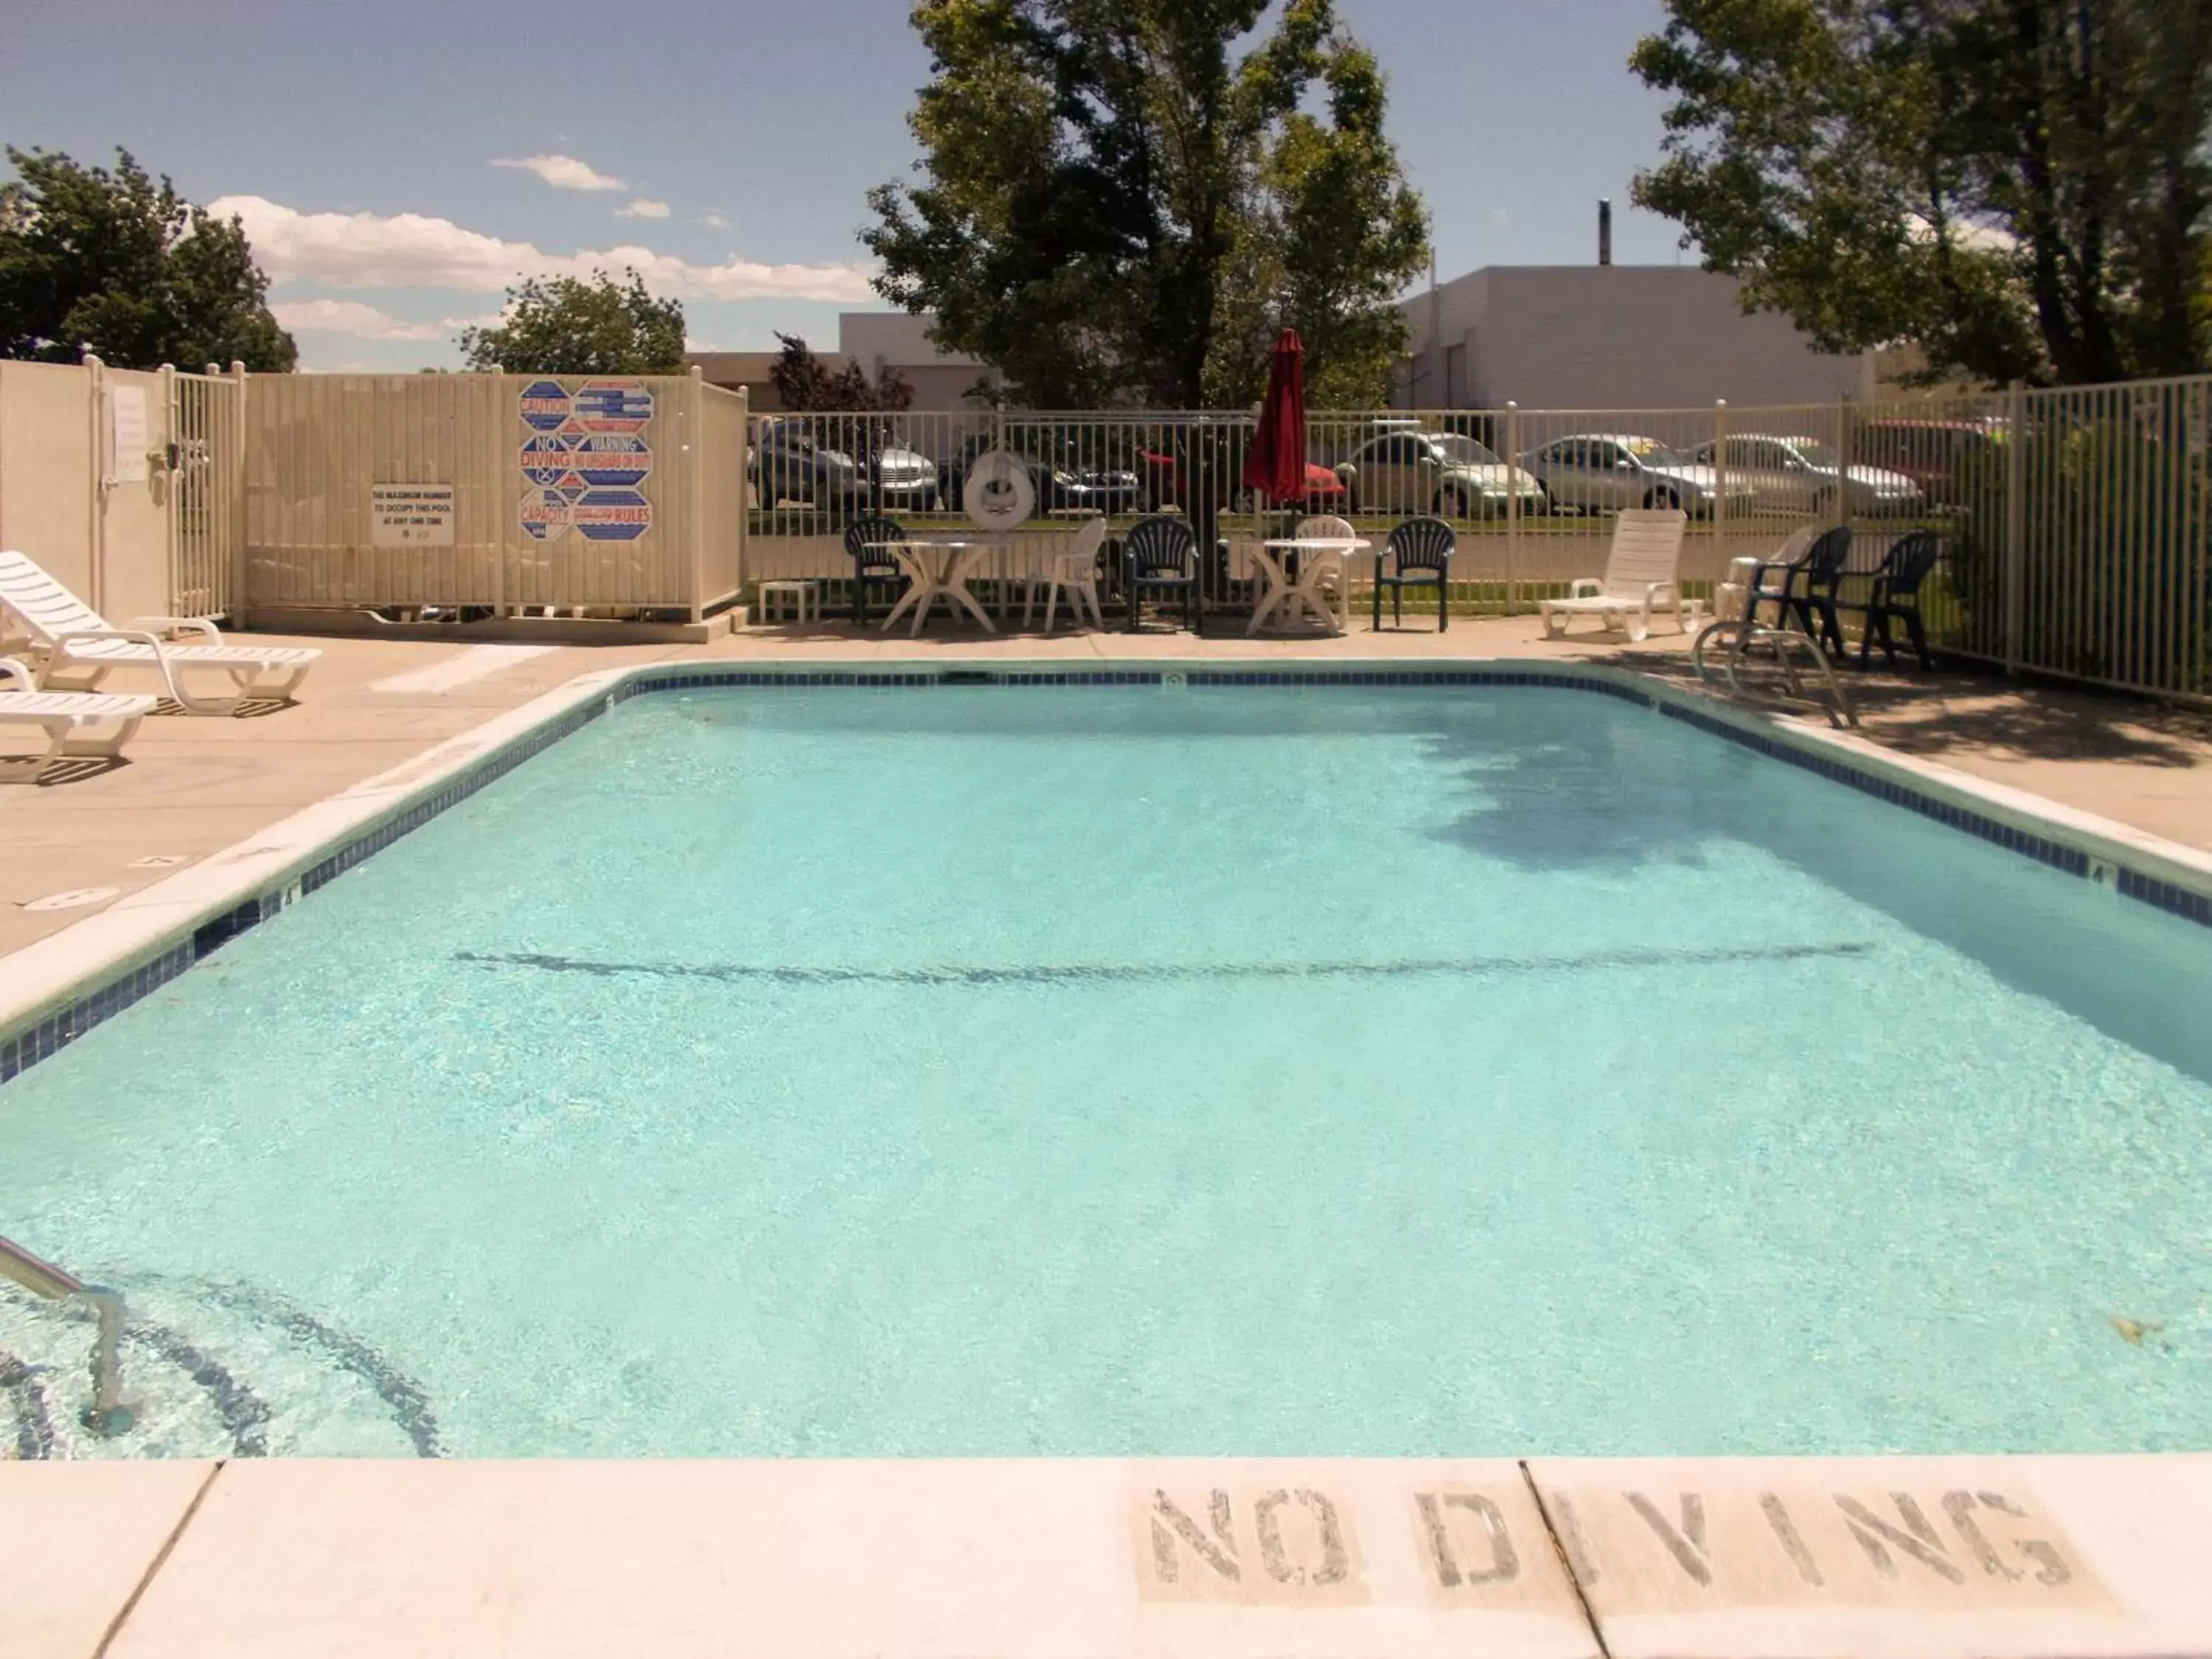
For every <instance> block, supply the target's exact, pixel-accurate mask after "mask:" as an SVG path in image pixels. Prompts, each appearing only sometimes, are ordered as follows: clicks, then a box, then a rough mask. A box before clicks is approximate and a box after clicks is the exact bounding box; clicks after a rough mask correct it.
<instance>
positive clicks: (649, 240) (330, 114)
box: [0, 0, 1689, 370]
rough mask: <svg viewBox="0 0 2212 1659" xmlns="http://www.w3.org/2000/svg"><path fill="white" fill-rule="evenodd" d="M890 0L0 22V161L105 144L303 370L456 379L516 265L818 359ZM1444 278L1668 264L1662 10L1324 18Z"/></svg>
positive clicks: (1603, 7)
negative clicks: (1609, 245)
mask: <svg viewBox="0 0 2212 1659" xmlns="http://www.w3.org/2000/svg"><path fill="white" fill-rule="evenodd" d="M1338 11H1339V15H1340V19H1341V20H1342V21H1343V22H1344V23H1345V24H1346V26H1347V27H1349V28H1350V29H1351V30H1352V33H1354V34H1356V35H1357V36H1358V38H1359V39H1360V40H1362V41H1364V43H1365V44H1366V45H1367V46H1370V47H1371V48H1372V49H1373V50H1374V52H1376V56H1377V57H1378V58H1380V59H1381V61H1382V64H1383V68H1384V70H1386V72H1387V73H1388V74H1389V80H1390V88H1389V89H1390V109H1389V131H1390V132H1391V135H1392V137H1393V138H1394V140H1395V143H1396V144H1397V146H1398V151H1399V155H1400V159H1401V161H1402V162H1403V163H1404V166H1405V167H1406V171H1407V174H1408V176H1409V177H1410V178H1411V179H1412V180H1413V183H1414V185H1416V186H1417V187H1418V188H1419V190H1420V191H1422V193H1423V194H1424V196H1425V197H1426V198H1427V201H1428V204H1429V209H1430V212H1431V216H1432V218H1433V221H1434V240H1435V244H1436V251H1437V264H1438V266H1439V268H1440V270H1441V272H1442V274H1443V276H1444V277H1445V278H1446V279H1447V280H1449V278H1450V277H1452V276H1455V275H1458V274H1459V273H1461V272H1462V271H1466V270H1473V269H1474V268H1475V267H1477V266H1480V265H1485V264H1586V263H1589V261H1591V260H1592V259H1594V258H1595V240H1596V233H1595V213H1596V208H1595V203H1596V200H1597V198H1598V197H1601V196H1603V197H1612V198H1613V204H1614V215H1615V228H1614V258H1616V259H1617V260H1619V261H1620V263H1622V264H1673V263H1675V262H1676V261H1678V260H1680V259H1682V258H1686V257H1689V256H1685V255H1684V254H1682V253H1681V252H1680V249H1679V247H1678V246H1677V241H1676V235H1675V231H1674V227H1673V226H1672V225H1670V224H1668V222H1665V221H1663V220H1660V219H1657V218H1656V217H1653V216H1650V215H1646V214H1641V213H1638V212H1635V211H1633V210H1631V209H1630V208H1629V206H1628V200H1627V197H1628V189H1629V184H1630V181H1631V180H1632V179H1633V177H1634V176H1635V174H1636V172H1637V170H1638V168H1639V167H1648V166H1650V165H1651V163H1652V162H1653V161H1656V159H1657V156H1658V146H1659V137H1660V126H1659V114H1660V110H1661V107H1662V100H1660V99H1659V97H1658V96H1657V95H1656V94H1653V93H1651V92H1650V90H1649V89H1647V88H1644V86H1643V85H1642V84H1641V83H1640V82H1638V81H1637V80H1636V79H1635V78H1634V77H1633V76H1631V75H1630V74H1629V72H1628V70H1627V69H1626V58H1627V56H1628V53H1629V51H1630V50H1631V48H1632V46H1634V45H1635V43H1636V41H1637V40H1638V37H1639V36H1641V35H1643V34H1645V33H1650V32H1651V31H1653V30H1655V29H1656V28H1657V27H1660V25H1661V24H1662V21H1663V20H1664V5H1663V0H1338ZM907 14H908V0H627V3H623V4H619V5H608V4H606V3H604V0H602V3H598V4H592V5H583V4H571V3H568V0H532V3H530V4H527V5H517V4H513V3H507V4H500V5H494V4H490V3H484V0H438V3H429V0H375V3H373V4H366V5H360V4H334V3H329V0H283V3H273V0H189V3H185V4H178V5H171V6H165V7H163V6H155V5H151V4H149V3H147V0H0V139H4V140H5V141H6V142H7V143H10V144H13V145H15V147H17V148H18V149H28V148H31V147H33V146H38V147H42V148H45V149H60V150H64V151H66V152H68V153H69V154H70V155H74V156H76V158H77V159H78V160H80V161H94V160H99V161H108V160H111V159H112V153H113V151H114V149H116V148H117V147H118V145H119V146H121V147H123V148H125V149H129V150H131V152H132V154H133V155H136V156H137V158H138V160H139V161H140V162H141V163H142V164H143V165H144V166H145V167H148V168H149V170H150V171H152V172H155V173H167V174H169V175H170V176H171V177H172V178H173V179H174V180H175V181H176V184H177V186H178V188H179V191H182V192H183V193H184V194H185V196H187V197H190V198H191V199H192V200H194V201H197V202H199V203H201V204H204V205H207V206H210V207H213V208H216V209H217V210H220V211H222V212H223V213H225V214H230V213H235V214H237V215H238V216H240V218H241V219H242V220H243V221H244V222H245V224H246V230H247V233H248V235H249V236H250V238H251V240H252V244H253V246H254V251H255V253H256V255H257V257H258V258H259V260H260V262H261V264H262V266H263V268H264V270H267V271H268V272H269V274H270V276H271V278H272V279H273V280H272V286H271V289H270V302H271V304H272V305H273V306H274V307H275V308H276V313H277V316H278V318H279V319H281V320H282V321H283V323H284V325H285V326H287V327H288V328H289V329H290V330H291V331H293V333H294V335H295V337H296V338H297V339H298V341H299V343H300V349H301V366H302V367H303V368H316V369H326V370H334V369H378V370H392V369H408V368H417V367H425V366H445V367H450V366H454V365H457V364H458V363H459V362H460V356H459V349H458V347H457V346H456V344H455V343H454V336H455V334H456V332H457V331H458V330H459V329H460V328H462V327H464V326H465V325H469V324H471V323H479V322H483V321H488V320H496V318H497V315H498V312H499V309H500V306H501V296H502V292H503V290H504V289H506V288H507V285H508V284H509V283H512V282H513V281H514V280H515V279H516V278H517V276H518V275H520V274H521V273H525V272H532V273H538V274H547V275H551V274H559V273H562V272H572V271H573V272H579V273H581V272H587V271H589V270H591V269H592V268H594V267H607V268H611V269H617V270H618V269H619V268H620V267H622V266H623V265H634V266H635V267H636V268H637V269H638V270H640V271H641V272H642V273H643V274H644V276H645V277H646V280H647V284H648V286H650V287H652V288H653V289H655V290H656V291H657V292H660V293H665V294H674V295H677V296H678V297H679V298H681V299H682V301H684V313H685V319H686V325H687V329H688V331H689V333H690V337H691V340H692V343H693V345H694V348H695V349H720V350H752V349H768V348H772V347H773V346H774V344H775V339H774V334H775V331H779V330H780V331H783V332H785V333H787V334H792V333H795V334H799V335H802V336H804V337H807V338H808V339H810V340H811V341H812V342H813V343H815V344H816V345H817V346H819V347H822V348H823V349H834V347H835V345H836V316H837V313H839V312H840V311H845V310H857V309H868V308H880V307H881V301H878V300H877V299H876V298H875V296H874V295H873V294H872V292H871V290H870V289H869V287H868V277H869V274H870V270H871V265H870V262H869V259H868V255H867V252H866V249H865V248H863V247H862V246H860V241H859V240H858V236H857V234H856V233H857V231H858V229H859V228H860V225H861V224H862V223H863V222H865V221H866V217H867V210H866V201H865V199H864V197H865V194H866V191H867V189H868V187H869V186H870V185H875V184H878V183H881V182H884V181H885V180H887V179H897V178H900V177H903V176H907V175H908V173H909V170H910V168H911V167H912V166H913V164H914V161H915V155H916V150H915V144H914V142H913V139H912V137H911V136H910V135H909V134H908V131H907V129H906V116H907V113H908V110H909V109H910V108H911V107H912V105H913V100H914V93H915V89H916V88H919V87H920V86H921V84H922V82H924V81H925V80H926V79H927V76H928V68H929V64H928V58H927V54H926V53H925V52H923V51H922V50H921V46H920V44H919V43H918V41H917V40H916V39H915V35H914V33H913V31H912V29H911V28H910V27H908V24H907V21H906V18H907Z"/></svg>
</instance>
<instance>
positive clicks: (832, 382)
mask: <svg viewBox="0 0 2212 1659" xmlns="http://www.w3.org/2000/svg"><path fill="white" fill-rule="evenodd" d="M776 343H777V345H778V346H779V347H780V348H781V349H779V350H778V351H777V353H776V359H775V362H773V363H771V364H769V370H768V378H769V384H770V385H771V386H775V395H776V396H777V397H778V398H781V399H782V402H783V406H784V407H785V408H786V409H788V410H794V411H797V410H825V409H826V410H847V409H882V410H900V409H910V408H912V407H913V406H914V387H913V386H911V385H910V384H908V380H907V378H906V376H905V375H903V374H900V373H899V372H898V370H896V368H885V369H884V372H883V373H882V374H879V375H878V376H877V377H876V378H875V379H874V380H870V379H869V378H868V372H867V370H866V369H864V368H861V367H860V364H858V363H856V362H847V363H846V365H845V366H844V367H843V368H838V369H833V368H830V367H829V364H827V363H825V362H823V361H822V359H821V358H820V357H818V356H816V355H815V352H814V348H813V347H811V346H810V345H808V344H807V343H806V342H805V340H803V339H801V338H800V337H799V336H797V335H795V334H778V335H777V336H776Z"/></svg>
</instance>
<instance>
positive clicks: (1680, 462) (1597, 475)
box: [1521, 432, 1753, 519]
mask: <svg viewBox="0 0 2212 1659" xmlns="http://www.w3.org/2000/svg"><path fill="white" fill-rule="evenodd" d="M1521 465H1522V466H1523V467H1525V468H1526V469H1528V471H1530V472H1533V473H1534V474H1535V475H1536V479H1537V482H1539V483H1541V484H1542V485H1543V486H1544V494H1545V495H1547V497H1548V498H1549V499H1550V501H1551V503H1552V505H1553V507H1565V508H1569V509H1571V510H1572V511H1575V512H1578V513H1617V512H1619V511H1620V509H1621V508H1622V507H1680V508H1681V509H1682V511H1683V512H1685V513H1688V514H1689V515H1690V516H1691V517H1692V518H1693V519H1707V518H1711V516H1712V513H1713V508H1714V506H1715V504H1716V503H1717V501H1718V500H1719V498H1720V489H1719V481H1718V479H1717V478H1716V477H1715V476H1714V473H1713V469H1712V468H1711V467H1710V466H1708V465H1704V464H1702V463H1700V462H1698V461H1693V460H1689V459H1685V458H1684V457H1682V456H1680V455H1677V454H1676V453H1674V451H1673V450H1671V449H1669V448H1668V447H1667V446H1666V445H1664V444H1662V443H1661V442H1660V441H1658V440H1657V439H1656V438H1645V437H1640V436H1638V435H1636V434H1634V433H1629V432H1577V433H1573V434H1571V435H1568V436H1566V437H1565V438H1555V439H1553V441H1551V442H1550V443H1547V444H1545V445H1542V446H1541V447H1538V448H1535V449H1532V450H1530V451H1529V452H1528V453H1527V454H1525V455H1523V456H1522V458H1521ZM1752 501H1753V495H1752V489H1751V486H1750V485H1749V484H1747V483H1738V482H1736V480H1735V479H1734V478H1731V479H1729V483H1728V507H1729V512H1731V513H1736V512H1742V513H1748V512H1749V511H1750V510H1751V507H1752Z"/></svg>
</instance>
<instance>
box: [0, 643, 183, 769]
mask: <svg viewBox="0 0 2212 1659" xmlns="http://www.w3.org/2000/svg"><path fill="white" fill-rule="evenodd" d="M10 680H15V681H20V682H21V689H20V690H18V689H17V688H15V687H14V686H11V685H9V684H8V683H9V681H10ZM155 701H156V700H155V698H152V697H147V696H117V695H116V694H115V693H113V692H112V691H44V690H40V688H39V677H38V676H37V675H36V674H33V672H32V671H31V665H29V664H28V663H26V662H18V661H17V660H16V659H15V658H13V657H0V726H37V727H39V728H40V730H41V731H43V732H45V733H46V754H45V755H44V756H43V757H40V763H39V769H38V770H37V771H36V772H34V773H33V774H32V775H31V781H33V782H34V783H35V782H37V781H39V780H40V779H42V778H44V777H45V776H46V774H47V773H49V772H51V771H52V770H53V769H54V768H55V767H57V766H58V765H59V764H60V763H62V762H63V761H64V760H67V759H70V758H71V757H78V756H88V757H92V758H94V759H97V760H104V761H113V760H119V759H121V758H122V755H123V745H124V744H126V743H128V742H130V741H131V738H132V737H133V736H135V735H136V734H137V730H138V722H139V721H140V720H143V719H145V718H146V716H147V715H149V714H151V713H153V712H154V704H155ZM100 726H112V727H113V728H114V729H113V730H112V731H111V732H108V733H107V734H106V735H105V736H102V735H100V733H99V732H98V730H97V728H99V727H100ZM86 732H91V733H92V735H90V736H87V735H85V733H86Z"/></svg>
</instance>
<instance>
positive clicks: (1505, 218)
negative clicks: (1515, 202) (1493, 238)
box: [1490, 208, 1511, 230]
mask: <svg viewBox="0 0 2212 1659" xmlns="http://www.w3.org/2000/svg"><path fill="white" fill-rule="evenodd" d="M1510 220H1511V215H1510V214H1508V213H1507V212H1506V211H1505V210H1504V208H1492V209H1491V210H1490V222H1491V224H1492V227H1494V228H1497V229H1498V230H1503V229H1504V228H1505V227H1506V225H1507V224H1508V223H1509V222H1510Z"/></svg>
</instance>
